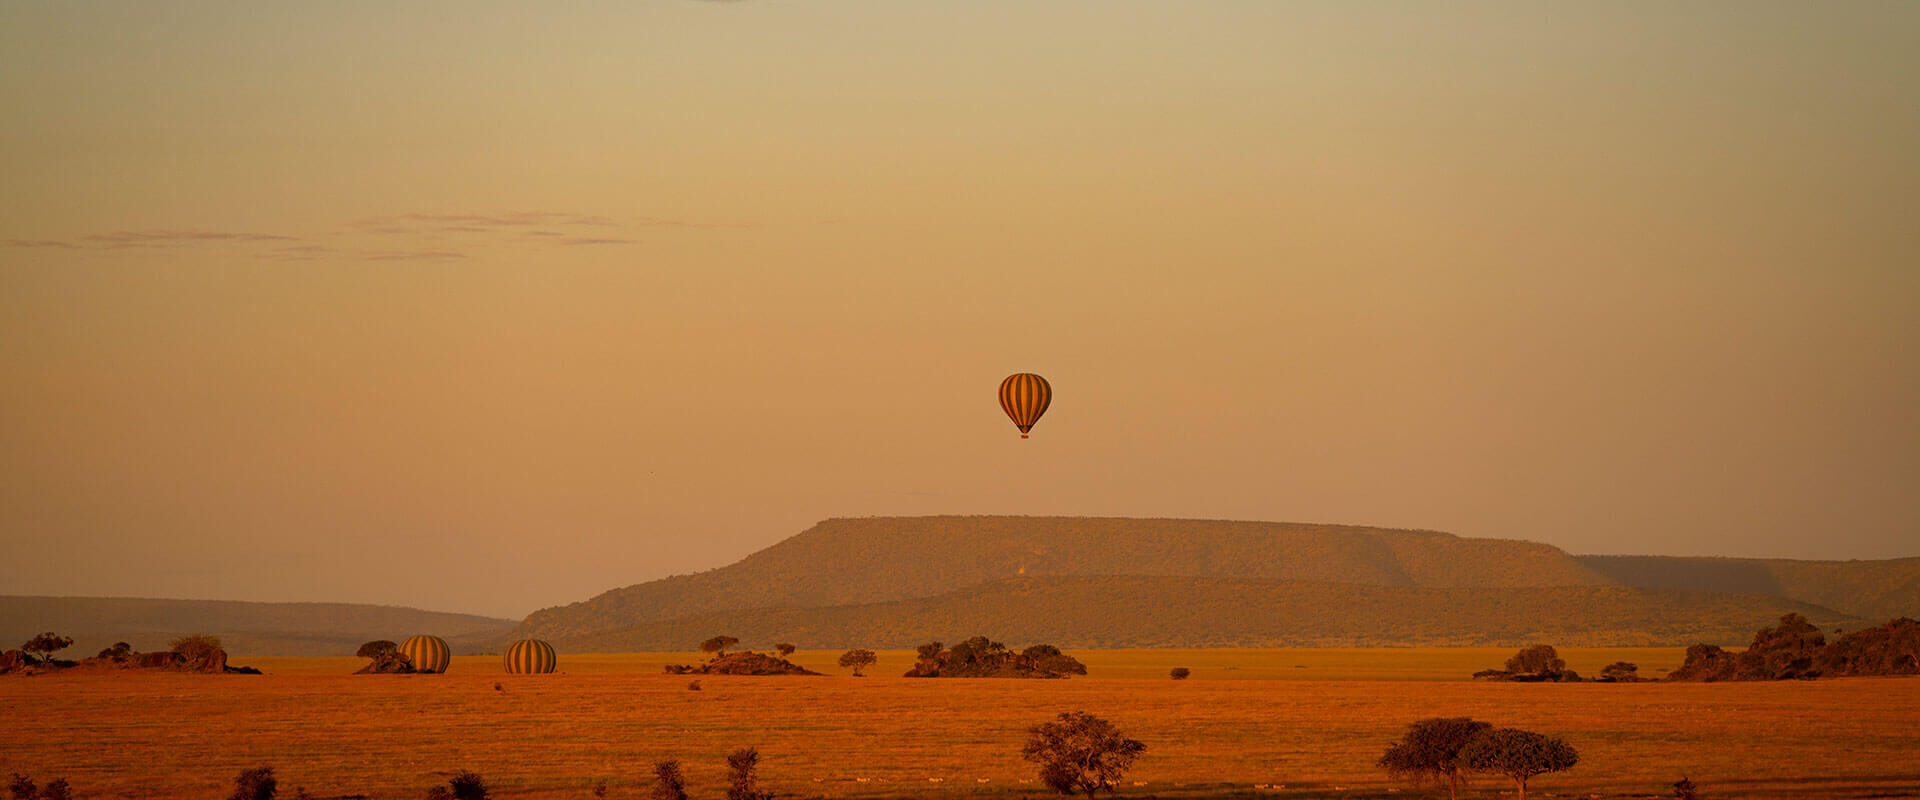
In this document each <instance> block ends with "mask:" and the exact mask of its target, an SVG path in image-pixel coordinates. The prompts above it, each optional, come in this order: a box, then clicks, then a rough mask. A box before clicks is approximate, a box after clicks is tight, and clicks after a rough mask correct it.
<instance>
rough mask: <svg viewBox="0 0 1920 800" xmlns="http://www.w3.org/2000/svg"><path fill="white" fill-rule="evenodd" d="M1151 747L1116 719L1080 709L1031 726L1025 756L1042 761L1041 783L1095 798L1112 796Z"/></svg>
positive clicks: (1035, 760) (1024, 751)
mask: <svg viewBox="0 0 1920 800" xmlns="http://www.w3.org/2000/svg"><path fill="white" fill-rule="evenodd" d="M1146 749H1147V746H1146V745H1145V744H1142V743H1141V742H1140V741H1139V740H1138V739H1129V738H1127V737H1125V736H1123V735H1121V733H1120V730H1119V729H1118V728H1115V727H1114V726H1113V723H1110V722H1108V721H1106V720H1104V719H1101V718H1099V717H1096V716H1094V715H1092V714H1088V713H1087V712H1085V711H1074V712H1071V713H1068V712H1062V713H1061V714H1060V716H1059V718H1058V719H1056V720H1055V721H1053V722H1046V723H1042V724H1039V725H1035V726H1033V727H1031V728H1028V729H1027V743H1026V746H1025V747H1023V748H1021V751H1020V757H1021V758H1024V759H1026V760H1028V761H1032V762H1034V763H1036V764H1039V765H1040V782H1041V783H1044V784H1046V786H1047V788H1049V789H1052V790H1053V791H1054V792H1056V793H1058V794H1069V795H1070V794H1085V795H1087V796H1088V797H1092V796H1093V795H1094V794H1095V793H1096V792H1102V791H1104V792H1107V793H1109V794H1111V793H1112V792H1113V787H1114V784H1116V783H1118V782H1119V780H1120V778H1121V777H1122V776H1124V775H1126V772H1127V770H1128V769H1129V768H1131V767H1132V766H1133V761H1134V759H1136V758H1139V757H1140V753H1141V752H1142V751H1144V750H1146Z"/></svg>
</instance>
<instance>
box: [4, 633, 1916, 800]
mask: <svg viewBox="0 0 1920 800" xmlns="http://www.w3.org/2000/svg"><path fill="white" fill-rule="evenodd" d="M1489 654H1491V655H1489ZM808 655H809V654H805V653H803V654H802V656H808ZM812 655H813V656H814V659H813V660H807V659H803V662H804V663H809V664H810V665H812V666H815V667H816V668H821V667H830V669H829V670H828V671H831V672H833V673H836V674H833V675H830V676H828V677H823V678H744V677H726V676H710V677H704V678H702V679H701V683H702V685H703V688H704V690H703V691H700V692H690V691H687V689H686V684H687V679H686V678H684V677H679V676H667V675H660V674H656V671H657V670H658V669H659V666H660V665H663V664H666V663H671V662H676V661H678V662H685V661H687V660H688V659H690V658H691V656H673V655H629V656H564V657H563V662H562V663H563V665H564V667H565V668H566V669H567V670H568V671H567V672H566V673H564V674H558V675H549V676H506V675H501V674H499V668H498V661H497V659H493V658H472V659H460V660H458V661H457V662H456V664H455V666H454V669H453V671H452V672H451V673H450V674H448V675H443V676H351V675H343V674H341V673H343V672H347V671H350V670H351V669H353V668H354V666H355V664H356V663H357V660H355V659H284V660H283V659H252V660H249V661H248V662H247V663H252V664H256V665H258V666H261V667H262V668H264V669H267V670H268V671H269V672H270V673H271V674H268V675H265V676H258V677H252V676H192V675H123V676H101V675H57V676H40V677H34V678H25V679H7V680H4V681H0V708H4V709H5V717H6V719H7V721H8V725H9V731H8V732H7V733H6V734H5V737H6V738H5V747H4V748H0V774H3V773H6V772H8V771H19V772H25V773H28V774H32V775H35V776H38V777H42V778H43V779H44V778H51V777H55V776H64V777H66V778H68V779H69V780H71V781H72V782H73V784H74V786H75V789H76V791H77V792H78V794H79V796H81V797H131V798H172V797H182V798H185V797H196V798H205V797H217V796H224V795H225V794H226V792H227V790H229V789H230V786H231V781H232V779H233V776H234V775H236V774H238V773H239V772H240V771H242V770H244V769H247V768H249V767H253V766H259V765H263V764H266V765H272V766H273V767H274V768H275V771H276V774H277V775H278V777H279V778H280V779H281V783H282V786H285V787H287V788H288V791H289V792H290V791H291V788H292V787H294V786H305V787H306V788H307V789H308V790H309V791H310V792H312V793H313V794H315V795H316V796H322V797H329V796H333V797H337V796H342V795H366V796H368V797H370V798H390V797H404V798H412V799H415V800H417V798H419V797H420V796H421V795H422V794H423V793H424V791H425V789H426V788H427V787H428V786H431V785H433V784H436V783H443V782H444V781H445V780H446V778H447V777H448V774H449V773H450V772H453V771H457V770H462V769H471V770H475V771H477V772H480V773H481V774H482V775H484V776H486V778H487V780H488V782H489V783H490V784H493V785H494V786H495V787H496V789H497V791H496V796H498V797H502V798H539V799H542V800H544V799H545V798H563V797H565V798H588V797H591V796H592V795H591V789H592V787H593V786H594V785H596V784H598V783H600V782H603V781H604V782H605V783H606V784H607V785H608V786H609V787H610V788H611V791H610V793H609V795H608V796H609V797H612V798H638V797H643V796H644V795H645V790H646V787H647V780H648V773H649V769H650V765H651V763H652V762H653V761H654V760H655V759H660V758H678V759H680V760H681V761H682V762H683V764H684V765H685V766H686V769H687V773H688V779H689V782H690V784H691V788H692V789H693V790H694V795H695V797H702V796H705V797H716V796H718V795H719V793H720V791H721V790H722V788H721V787H722V786H723V780H724V777H723V773H724V765H723V762H722V759H723V758H724V756H725V754H726V753H727V752H729V751H731V750H733V749H734V748H737V747H756V748H758V749H759V750H760V752H761V754H762V764H763V767H762V773H763V779H764V781H765V783H766V786H767V788H770V789H772V790H773V791H775V792H778V793H781V794H785V795H800V796H826V797H842V796H848V797H875V796H902V797H909V796H910V797H929V796H946V797H966V796H976V795H1013V796H1022V795H1038V794H1039V790H1038V789H1037V788H1036V784H1033V783H1023V782H1022V781H1024V780H1030V779H1031V778H1032V768H1031V765H1029V764H1026V763H1024V762H1022V761H1020V760H1019V758H1018V750H1019V743H1020V741H1021V739H1022V738H1023V731H1024V729H1025V728H1026V727H1027V726H1028V725H1031V724H1033V723H1035V722H1039V721H1043V720H1045V719H1047V718H1049V717H1051V716H1052V715H1053V714H1054V713H1056V712H1059V711H1067V710H1076V709H1085V710H1089V711H1092V712H1094V713H1096V714H1099V715H1101V716H1103V717H1106V718H1108V719H1111V720H1113V721H1114V722H1115V723H1117V724H1118V725H1119V726H1120V727H1121V728H1122V729H1123V730H1125V731H1127V732H1128V733H1129V734H1130V735H1132V736H1134V737H1136V738H1139V739H1141V740H1143V741H1145V742H1147V744H1148V747H1149V749H1148V751H1147V753H1146V755H1145V756H1144V757H1142V759H1141V760H1140V762H1139V763H1138V765H1137V766H1136V768H1135V770H1134V774H1133V775H1132V776H1130V778H1131V779H1132V780H1139V781H1145V782H1146V783H1145V785H1143V786H1131V785H1129V786H1126V787H1123V792H1122V796H1148V795H1155V796H1229V795H1241V796H1250V797H1251V796H1268V795H1272V796H1278V797H1323V796H1357V797H1364V796H1386V795H1387V794H1388V792H1389V790H1390V789H1397V788H1399V787H1398V786H1396V785H1395V784H1391V783H1389V782H1387V781H1386V780H1385V779H1384V777H1383V776H1382V775H1380V774H1379V773H1378V772H1377V771H1376V770H1374V769H1373V767H1372V762H1373V759H1374V758H1375V757H1377V756H1378V755H1379V753H1380V751H1381V749H1382V748H1383V747H1384V746H1385V745H1386V743H1387V742H1388V741H1390V740H1392V739H1393V738H1394V737H1395V736H1397V734H1398V732H1399V730H1400V728H1401V727H1402V726H1404V725H1405V724H1406V723H1407V722H1410V721H1412V720H1415V719H1419V718H1421V717H1428V716H1438V715H1470V716H1474V717H1477V718H1480V719H1484V720H1488V721H1491V722H1494V723H1497V724H1502V725H1517V726H1520V727H1525V728H1530V729H1534V730H1540V731H1544V732H1550V733H1557V734H1561V735H1564V736H1566V737H1567V738H1568V740H1569V741H1571V742H1573V743H1574V745H1575V746H1576V747H1578V748H1579V749H1580V752H1581V756H1582V763H1581V765H1580V766H1579V767H1578V768H1576V769H1575V770H1574V771H1573V772H1571V773H1569V774H1565V775H1554V776H1544V777H1542V778H1538V779H1536V781H1535V783H1534V784H1533V786H1534V787H1536V788H1537V789H1538V790H1539V791H1540V792H1541V793H1542V795H1543V796H1544V794H1545V793H1548V792H1551V793H1556V794H1560V795H1562V796H1565V795H1567V794H1569V793H1574V794H1578V795H1579V796H1587V795H1589V794H1600V795H1604V796H1608V797H1620V796H1634V795H1638V796H1642V797H1645V796H1659V795H1667V794H1669V792H1670V790H1669V789H1668V786H1669V784H1671V783H1672V782H1673V781H1674V780H1677V779H1678V778H1679V777H1680V776H1681V775H1682V774H1686V775H1690V776H1692V777H1693V779H1694V780H1695V781H1696V782H1697V783H1699V784H1700V785H1701V786H1702V787H1704V788H1705V790H1706V793H1707V795H1708V796H1714V797H1731V796H1740V797H1763V796H1770V797H1809V796H1869V795H1872V794H1874V793H1880V796H1902V795H1907V796H1911V795H1913V794H1916V793H1920V766H1917V765H1916V761H1915V754H1916V753H1920V711H1916V709H1920V680H1914V679H1852V680H1840V681H1821V682H1812V683H1790V684H1688V685H1662V684H1631V685H1590V684H1586V685H1565V686H1562V685H1538V684H1525V685H1522V684H1480V683H1472V682H1462V681H1457V680H1454V681H1447V682H1430V681H1417V680H1399V681H1378V680H1375V681H1327V680H1322V681H1284V682H1283V681H1274V680H1213V679H1210V678H1215V677H1222V676H1224V675H1226V674H1230V673H1240V674H1244V675H1243V676H1246V675H1251V676H1263V677H1291V676H1294V675H1295V674H1296V673H1301V674H1330V673H1333V672H1335V671H1338V670H1343V669H1345V670H1353V671H1360V672H1364V673H1365V674H1369V675H1375V676H1385V677H1407V676H1409V675H1419V674H1425V672H1427V671H1436V670H1439V669H1441V668H1442V667H1444V668H1445V669H1446V670H1449V672H1448V677H1457V676H1458V670H1457V669H1456V668H1455V666H1454V665H1455V664H1456V663H1457V662H1464V663H1465V666H1468V667H1471V668H1476V669H1477V668H1480V667H1485V666H1494V665H1496V664H1497V663H1498V660H1499V659H1502V658H1504V657H1505V655H1506V653H1505V652H1504V651H1469V652H1467V653H1445V652H1434V651H1393V650H1387V651H1184V652H1183V651H1172V652H1164V651H1113V652H1104V653H1085V654H1082V655H1083V660H1085V661H1087V662H1088V664H1089V666H1090V667H1091V668H1092V670H1093V673H1094V677H1089V678H1076V679H1073V680H1067V681H1015V680H942V681H928V680H910V679H902V678H891V677H869V678H865V679H855V678H851V677H845V676H844V672H843V671H842V670H840V669H839V668H838V667H837V666H831V662H832V660H833V659H834V658H836V657H837V656H838V654H837V653H833V654H812ZM910 655H911V654H903V653H897V652H896V653H887V654H883V658H882V662H881V663H880V664H878V665H876V666H875V667H874V669H873V670H872V671H871V672H870V674H872V675H876V676H878V675H897V674H899V672H900V671H902V670H904V669H905V665H904V663H900V661H901V660H902V659H904V658H910ZM1569 655H1572V654H1569ZM1676 656H1677V654H1676ZM1579 657H1580V658H1589V657H1590V658H1595V659H1601V660H1600V661H1599V662H1598V663H1595V664H1586V663H1583V662H1582V661H1580V660H1577V659H1575V658H1572V657H1570V658H1569V660H1570V661H1572V662H1573V664H1574V666H1575V668H1576V669H1581V670H1582V671H1583V672H1591V671H1593V670H1594V669H1596V668H1597V667H1598V666H1599V664H1602V663H1606V662H1608V661H1612V660H1616V659H1618V658H1620V657H1626V658H1627V660H1634V658H1633V657H1632V654H1631V653H1625V654H1623V653H1622V651H1595V652H1592V653H1582V654H1580V656H1579ZM1670 660H1671V659H1670ZM1648 661H1652V659H1647V660H1645V661H1641V662H1640V663H1641V664H1642V667H1643V669H1644V668H1647V667H1648V666H1649V664H1648V663H1647V662H1648ZM816 662H817V663H816ZM1409 663H1411V664H1413V665H1414V666H1413V667H1406V666H1404V665H1406V664H1409ZM1655 663H1659V662H1655ZM1296 664H1304V665H1305V667H1304V668H1301V667H1296V666H1295V665H1296ZM1171 666H1188V667H1191V668H1192V669H1193V670H1194V674H1195V677H1194V678H1192V679H1190V680H1187V681H1173V680H1169V679H1167V678H1166V677H1164V676H1165V673H1166V670H1167V669H1170V668H1171ZM1236 666H1237V667H1238V669H1230V667H1236ZM1216 673H1219V674H1216ZM1108 674H1120V675H1132V674H1139V675H1142V676H1143V677H1142V678H1137V679H1136V678H1127V677H1102V676H1105V675H1108ZM496 684H498V686H499V688H498V689H496V688H495V686H496ZM935 779H938V780H935ZM983 780H984V782H982V781H983ZM1275 785H1284V786H1285V787H1286V788H1284V789H1275V788H1273V787H1274V786H1275ZM1261 787H1265V788H1261ZM1334 787H1344V788H1341V789H1335V788H1334ZM1476 788H1477V789H1478V790H1479V791H1481V792H1483V793H1484V794H1485V796H1489V797H1491V796H1493V795H1494V794H1495V792H1496V791H1497V790H1498V789H1499V788H1501V787H1500V785H1499V784H1497V783H1496V782H1493V781H1481V782H1479V783H1478V784H1477V785H1476ZM1400 796H1420V795H1419V794H1417V793H1407V792H1403V793H1401V794H1400Z"/></svg>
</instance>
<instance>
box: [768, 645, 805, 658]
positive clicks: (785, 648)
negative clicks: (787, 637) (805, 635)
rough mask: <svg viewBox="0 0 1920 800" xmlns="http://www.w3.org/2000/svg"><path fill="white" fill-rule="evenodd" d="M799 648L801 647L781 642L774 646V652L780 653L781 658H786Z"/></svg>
mask: <svg viewBox="0 0 1920 800" xmlns="http://www.w3.org/2000/svg"><path fill="white" fill-rule="evenodd" d="M798 649H800V648H798V647H794V646H793V645H791V644H788V643H786V642H781V643H779V644H776V645H774V646H773V652H776V653H779V654H780V657H781V658H786V657H787V656H790V655H793V651H795V650H798Z"/></svg>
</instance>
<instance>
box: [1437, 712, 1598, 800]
mask: <svg viewBox="0 0 1920 800" xmlns="http://www.w3.org/2000/svg"><path fill="white" fill-rule="evenodd" d="M1460 762H1461V763H1462V764H1464V765H1466V767H1467V768H1468V769H1472V770H1476V771H1479V772H1492V773H1495V774H1498V775H1505V776H1507V777H1509V778H1512V779H1513V788H1514V790H1515V791H1516V792H1518V793H1519V795H1520V797H1519V800H1527V779H1528V778H1531V777H1533V776H1535V775H1540V774H1543V773H1548V772H1559V771H1561V770H1565V769H1572V768H1573V765H1575V764H1578V763H1580V754H1579V753H1578V752H1575V751H1574V749H1573V746H1572V745H1570V744H1567V743H1566V742H1565V741H1562V740H1561V739H1559V738H1557V737H1553V736H1546V735H1542V734H1538V733H1534V732H1533V731H1523V730H1519V729H1517V728H1495V729H1493V730H1490V731H1486V732H1484V733H1481V734H1480V735H1478V736H1475V737H1473V740H1472V741H1470V742H1467V744H1466V746H1465V747H1462V748H1460Z"/></svg>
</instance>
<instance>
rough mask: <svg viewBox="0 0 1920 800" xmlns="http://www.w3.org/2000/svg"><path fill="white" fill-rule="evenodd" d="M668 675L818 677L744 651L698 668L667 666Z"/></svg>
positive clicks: (791, 663) (788, 664)
mask: <svg viewBox="0 0 1920 800" xmlns="http://www.w3.org/2000/svg"><path fill="white" fill-rule="evenodd" d="M666 671H667V674H669V675H818V674H820V673H818V672H814V671H813V670H810V669H807V668H806V667H802V666H800V665H799V664H795V663H793V662H791V661H788V660H786V659H784V658H775V657H773V656H770V655H765V654H762V653H755V652H753V651H751V650H745V651H742V652H738V653H731V654H728V655H724V656H720V657H719V658H715V659H714V660H712V661H709V662H707V663H705V664H701V665H699V666H689V665H675V664H670V665H668V666H667V669H666Z"/></svg>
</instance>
